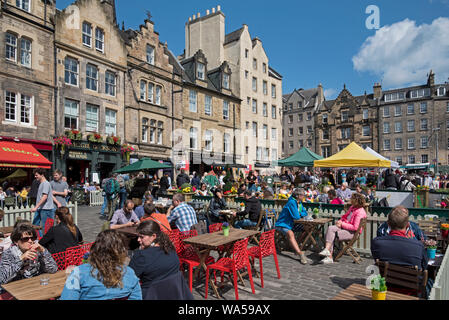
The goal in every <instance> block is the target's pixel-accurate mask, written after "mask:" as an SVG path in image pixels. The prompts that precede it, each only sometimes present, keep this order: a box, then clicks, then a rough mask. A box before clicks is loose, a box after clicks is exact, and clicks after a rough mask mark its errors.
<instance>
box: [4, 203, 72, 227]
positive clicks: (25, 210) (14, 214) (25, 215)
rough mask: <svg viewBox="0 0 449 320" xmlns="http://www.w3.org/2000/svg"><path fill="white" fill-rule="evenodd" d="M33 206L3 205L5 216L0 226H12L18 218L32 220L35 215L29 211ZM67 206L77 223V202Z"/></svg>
mask: <svg viewBox="0 0 449 320" xmlns="http://www.w3.org/2000/svg"><path fill="white" fill-rule="evenodd" d="M33 208H34V206H31V207H30V206H22V207H18V206H15V207H5V209H4V211H5V216H4V218H3V221H0V227H12V226H14V224H15V223H16V221H17V219H18V218H20V219H24V220H28V221H33V218H34V215H35V213H34V212H31V209H33ZM67 208H69V211H70V213H71V214H72V216H73V221H74V223H75V224H78V202H76V201H75V202H74V203H73V202H69V203H68V204H67Z"/></svg>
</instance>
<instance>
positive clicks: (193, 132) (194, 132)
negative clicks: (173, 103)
mask: <svg viewBox="0 0 449 320" xmlns="http://www.w3.org/2000/svg"><path fill="white" fill-rule="evenodd" d="M189 147H190V149H192V150H196V149H198V128H194V127H191V128H190V140H189Z"/></svg>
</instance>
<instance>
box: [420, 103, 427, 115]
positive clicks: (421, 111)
mask: <svg viewBox="0 0 449 320" xmlns="http://www.w3.org/2000/svg"><path fill="white" fill-rule="evenodd" d="M423 106H425V109H426V110H425V112H424V111H423ZM427 112H428V105H427V102H421V104H420V105H419V113H421V114H426V113H427Z"/></svg>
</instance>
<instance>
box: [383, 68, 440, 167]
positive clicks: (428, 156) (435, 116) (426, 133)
mask: <svg viewBox="0 0 449 320" xmlns="http://www.w3.org/2000/svg"><path fill="white" fill-rule="evenodd" d="M434 79H435V74H434V73H433V72H432V71H431V72H430V74H429V77H428V81H427V83H426V84H425V85H421V86H414V87H408V88H400V89H395V90H388V91H383V90H382V87H381V85H380V84H376V85H375V86H374V98H375V99H376V101H377V102H378V108H379V109H378V110H379V114H378V122H379V124H380V126H379V149H380V152H381V153H382V154H385V155H388V157H390V158H391V159H392V160H394V161H397V162H398V163H399V164H401V165H406V164H430V165H434V164H435V163H436V159H437V145H438V163H439V164H441V165H447V164H448V163H449V84H448V83H444V84H436V83H435V80H434ZM437 137H438V144H437Z"/></svg>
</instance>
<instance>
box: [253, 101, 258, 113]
mask: <svg viewBox="0 0 449 320" xmlns="http://www.w3.org/2000/svg"><path fill="white" fill-rule="evenodd" d="M252 106H253V108H252V110H253V113H254V114H257V100H256V99H253V104H252Z"/></svg>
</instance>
